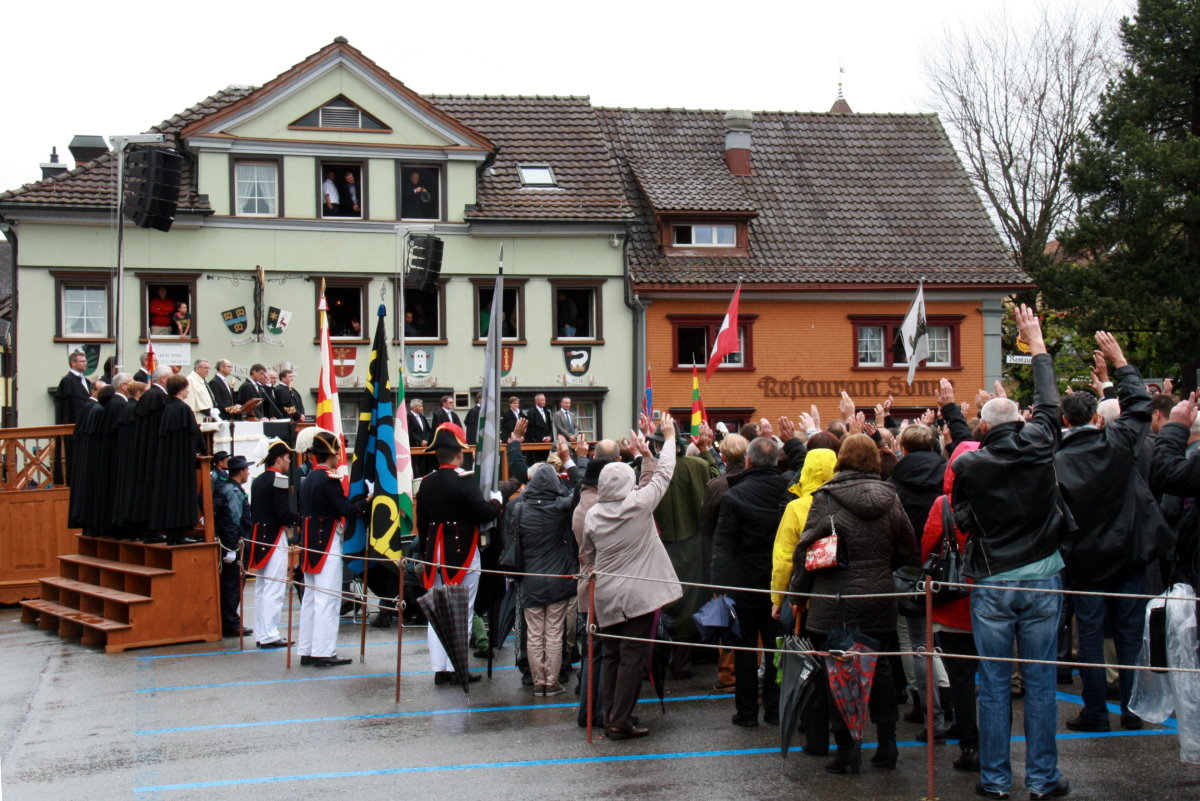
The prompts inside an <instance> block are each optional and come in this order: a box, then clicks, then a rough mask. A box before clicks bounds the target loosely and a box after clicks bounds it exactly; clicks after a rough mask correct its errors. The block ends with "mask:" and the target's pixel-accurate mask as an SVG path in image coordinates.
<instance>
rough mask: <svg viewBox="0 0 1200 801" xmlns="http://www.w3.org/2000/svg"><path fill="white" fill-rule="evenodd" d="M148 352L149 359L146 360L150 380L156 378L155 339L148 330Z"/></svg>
mask: <svg viewBox="0 0 1200 801" xmlns="http://www.w3.org/2000/svg"><path fill="white" fill-rule="evenodd" d="M146 353H147V355H149V357H150V358H149V359H147V360H146V375H148V376H150V380H151V381H153V380H154V367H155V364H154V340H153V339H151V338H150V332H149V331H147V332H146Z"/></svg>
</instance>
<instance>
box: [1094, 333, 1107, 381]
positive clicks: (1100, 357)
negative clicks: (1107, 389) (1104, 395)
mask: <svg viewBox="0 0 1200 801" xmlns="http://www.w3.org/2000/svg"><path fill="white" fill-rule="evenodd" d="M1096 336H1100V334H1099V332H1097V334H1096ZM1092 372H1093V373H1094V374H1095V375H1096V377H1097V378H1098V379H1099V380H1100V381H1101V382H1104V381H1107V380H1108V359H1107V358H1105V356H1104V354H1103V353H1102V352H1101V351H1098V350H1094V351H1092Z"/></svg>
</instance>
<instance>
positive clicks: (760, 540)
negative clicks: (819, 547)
mask: <svg viewBox="0 0 1200 801" xmlns="http://www.w3.org/2000/svg"><path fill="white" fill-rule="evenodd" d="M786 490H787V479H786V478H784V477H783V474H781V473H780V472H779V469H778V468H776V467H751V468H748V469H747V470H745V471H743V472H741V473H738V474H736V475H734V476H733V477H732V478H730V479H729V491H728V492H727V493H725V498H724V500H723V501H722V502H721V511H720V514H719V516H718V518H717V530H716V533H715V535H714V537H713V553H712V578H713V580H712V583H713V584H723V585H725V586H729V587H747V588H753V589H759V590H765V589H768V588H770V586H771V549H772V547H773V546H774V543H775V531H776V530H777V529H778V528H779V518H780V516H781V515H782V512H783V507H782V505H781V499H782V498H783V495H784V492H785V491H786ZM729 595H730V597H731V598H733V600H734V601H736V602H737V603H738V604H739V605H741V604H744V605H747V606H767V605H768V604H769V603H770V597H769V596H768V595H767V594H766V593H762V592H733V591H731V592H730V593H729Z"/></svg>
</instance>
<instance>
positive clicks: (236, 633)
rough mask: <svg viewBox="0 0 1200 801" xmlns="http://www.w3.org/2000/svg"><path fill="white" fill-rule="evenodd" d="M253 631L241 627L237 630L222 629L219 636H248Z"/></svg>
mask: <svg viewBox="0 0 1200 801" xmlns="http://www.w3.org/2000/svg"><path fill="white" fill-rule="evenodd" d="M253 633H254V629H242V630H241V631H238V630H237V629H231V630H229V631H222V632H221V636H222V637H249V636H250V635H251V634H253Z"/></svg>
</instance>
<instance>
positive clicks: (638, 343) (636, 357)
mask: <svg viewBox="0 0 1200 801" xmlns="http://www.w3.org/2000/svg"><path fill="white" fill-rule="evenodd" d="M621 261H622V262H623V264H624V267H625V305H626V306H627V307H628V308H629V309H630V310H631V311H632V312H633V354H632V356H633V358H632V359H630V362H631V363H632V364H633V386H635V387H637V388H638V392H637V394H635V395H634V396H633V398H632V399H631V400H632V403H633V408H632V410H631V411H632V416H631V418H630V419H631V420H633V421H634V422H633V426H634V428H636V427H637V419H638V415H639V414H640V413H641V411H642V399H643V398H645V397H646V306H647V305H648V304H645V303H642V299H641V298H640V297H639V296H638V294H637V293H636V292H634V291H633V278H632V276H631V275H630V272H629V226H628V225H626V226H625V237H624V241H623V242H622V243H621ZM652 411H653V410H652Z"/></svg>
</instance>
